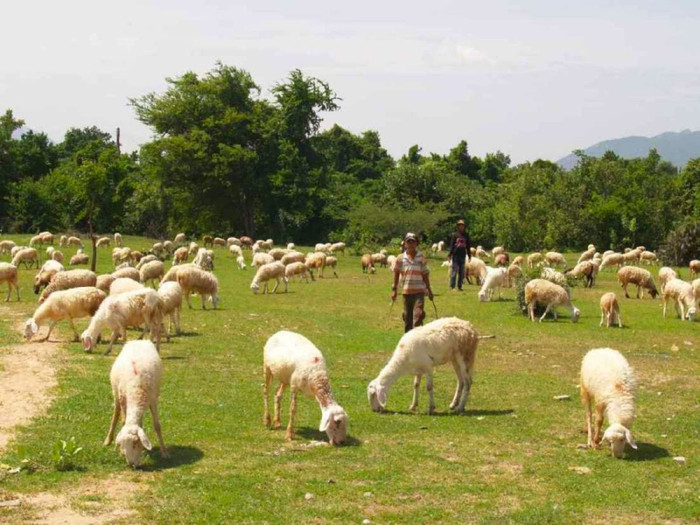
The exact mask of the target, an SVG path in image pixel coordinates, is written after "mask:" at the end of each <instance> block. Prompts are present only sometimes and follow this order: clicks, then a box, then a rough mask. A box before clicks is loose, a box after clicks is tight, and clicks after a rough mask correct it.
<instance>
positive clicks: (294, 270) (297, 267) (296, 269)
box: [284, 262, 315, 283]
mask: <svg viewBox="0 0 700 525" xmlns="http://www.w3.org/2000/svg"><path fill="white" fill-rule="evenodd" d="M295 275H299V276H300V277H303V278H304V279H306V282H307V283H308V282H309V275H311V280H312V281H314V280H315V279H314V274H312V273H311V272H310V271H309V268H308V267H307V266H306V264H304V263H303V262H295V263H291V264H288V265H287V266H285V267H284V276H285V278H286V279H287V281H289V280H290V279H291V278H292V277H294V276H295Z"/></svg>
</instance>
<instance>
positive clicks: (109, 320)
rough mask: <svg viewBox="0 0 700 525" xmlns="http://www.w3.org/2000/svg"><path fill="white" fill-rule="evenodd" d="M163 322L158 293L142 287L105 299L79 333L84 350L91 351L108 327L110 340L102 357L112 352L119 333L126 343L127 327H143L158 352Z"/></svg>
mask: <svg viewBox="0 0 700 525" xmlns="http://www.w3.org/2000/svg"><path fill="white" fill-rule="evenodd" d="M162 323H163V303H162V301H161V300H160V297H158V293H157V292H156V291H155V290H152V289H150V288H142V289H138V290H133V291H130V292H125V293H122V294H118V295H110V296H109V297H107V298H106V299H105V300H104V301H103V302H102V304H101V305H100V307H99V308H98V309H97V312H95V314H94V315H93V316H92V319H91V320H90V324H89V325H88V327H87V328H86V329H85V331H84V332H83V333H82V334H81V336H80V339H81V340H82V342H83V348H84V349H85V351H86V352H92V349H93V347H94V345H95V343H96V342H97V338H98V336H99V335H100V333H101V332H102V331H103V330H105V329H106V328H109V329H111V330H112V337H111V339H110V341H109V347H108V348H107V351H106V352H105V355H107V354H109V353H110V352H111V351H112V346H113V345H114V341H115V340H116V339H117V337H118V336H119V335H120V334H121V335H122V336H123V337H124V341H125V342H126V337H127V332H126V329H127V327H129V326H141V325H145V328H144V332H143V333H145V332H146V331H148V330H149V329H150V331H151V339H155V340H156V347H157V348H158V349H160V327H161V325H162Z"/></svg>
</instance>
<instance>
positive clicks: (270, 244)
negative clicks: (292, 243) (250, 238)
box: [258, 239, 275, 250]
mask: <svg viewBox="0 0 700 525" xmlns="http://www.w3.org/2000/svg"><path fill="white" fill-rule="evenodd" d="M258 242H259V243H260V248H261V249H263V250H272V247H273V246H274V244H275V243H274V242H273V241H272V239H267V240H265V241H258Z"/></svg>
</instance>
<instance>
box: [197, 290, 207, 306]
mask: <svg viewBox="0 0 700 525" xmlns="http://www.w3.org/2000/svg"><path fill="white" fill-rule="evenodd" d="M205 295H206V294H203V293H200V294H199V297H200V299H202V310H206V309H207V306H206V301H205V300H204V296H205Z"/></svg>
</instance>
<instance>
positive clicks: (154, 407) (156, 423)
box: [151, 401, 170, 458]
mask: <svg viewBox="0 0 700 525" xmlns="http://www.w3.org/2000/svg"><path fill="white" fill-rule="evenodd" d="M151 418H152V419H153V428H154V429H155V431H156V436H158V446H159V447H160V457H162V458H167V457H170V454H168V449H167V448H166V447H165V442H164V441H163V433H162V432H161V428H160V418H159V417H158V402H157V401H154V402H153V403H151Z"/></svg>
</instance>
